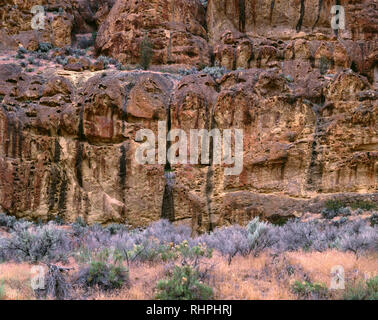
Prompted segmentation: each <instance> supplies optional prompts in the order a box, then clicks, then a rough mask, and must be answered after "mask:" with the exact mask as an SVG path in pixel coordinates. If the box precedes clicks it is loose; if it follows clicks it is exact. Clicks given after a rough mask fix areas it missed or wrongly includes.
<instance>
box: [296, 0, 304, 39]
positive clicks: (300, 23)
mask: <svg viewBox="0 0 378 320" xmlns="http://www.w3.org/2000/svg"><path fill="white" fill-rule="evenodd" d="M304 14H305V0H301V9H300V17H299V20H298V23H297V27H296V30H297V32H299V31H301V29H302V23H303V17H304Z"/></svg>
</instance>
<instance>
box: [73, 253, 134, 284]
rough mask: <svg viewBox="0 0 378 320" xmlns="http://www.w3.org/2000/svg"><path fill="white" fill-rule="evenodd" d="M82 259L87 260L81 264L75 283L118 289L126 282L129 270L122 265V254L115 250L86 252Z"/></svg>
mask: <svg viewBox="0 0 378 320" xmlns="http://www.w3.org/2000/svg"><path fill="white" fill-rule="evenodd" d="M81 258H82V260H87V258H89V259H88V260H89V261H88V262H87V263H86V264H84V265H82V266H81V268H80V270H79V275H78V277H77V283H79V284H81V285H84V286H87V287H96V286H97V287H98V288H100V289H102V290H113V289H119V288H121V287H122V286H123V285H124V284H128V281H129V272H128V270H127V269H126V268H125V267H124V266H123V259H122V256H121V255H120V254H119V253H118V252H117V251H110V250H108V249H104V250H102V251H100V252H98V253H94V254H92V253H89V252H88V251H87V252H86V255H85V256H84V257H81Z"/></svg>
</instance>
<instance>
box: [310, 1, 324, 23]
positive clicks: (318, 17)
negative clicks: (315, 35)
mask: <svg viewBox="0 0 378 320" xmlns="http://www.w3.org/2000/svg"><path fill="white" fill-rule="evenodd" d="M322 7H323V0H319V3H318V16H317V17H316V20H315V23H314V25H313V26H312V30H314V29H315V27H316V25H317V24H318V22H319V20H320V13H321V12H322Z"/></svg>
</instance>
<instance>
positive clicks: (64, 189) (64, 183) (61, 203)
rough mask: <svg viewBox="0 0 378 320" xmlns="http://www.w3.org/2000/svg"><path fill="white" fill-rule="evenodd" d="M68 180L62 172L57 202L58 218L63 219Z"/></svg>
mask: <svg viewBox="0 0 378 320" xmlns="http://www.w3.org/2000/svg"><path fill="white" fill-rule="evenodd" d="M67 186H68V179H67V177H66V175H65V172H63V177H62V182H61V184H60V192H59V200H58V216H59V217H63V215H64V213H65V211H66V199H67Z"/></svg>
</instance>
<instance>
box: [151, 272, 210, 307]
mask: <svg viewBox="0 0 378 320" xmlns="http://www.w3.org/2000/svg"><path fill="white" fill-rule="evenodd" d="M156 291H157V293H156V299H159V300H210V299H212V298H213V289H212V288H211V287H209V286H208V285H206V284H204V283H203V282H202V281H201V279H200V273H199V271H198V270H196V269H195V268H193V267H192V266H189V265H185V266H182V267H181V266H175V267H174V269H173V271H171V272H170V273H169V274H168V277H167V278H166V279H163V280H160V281H158V283H157V285H156Z"/></svg>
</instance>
